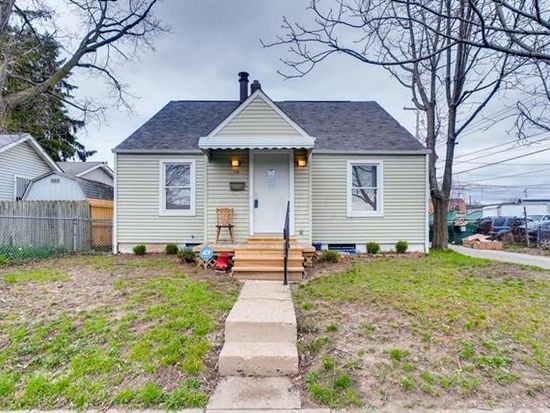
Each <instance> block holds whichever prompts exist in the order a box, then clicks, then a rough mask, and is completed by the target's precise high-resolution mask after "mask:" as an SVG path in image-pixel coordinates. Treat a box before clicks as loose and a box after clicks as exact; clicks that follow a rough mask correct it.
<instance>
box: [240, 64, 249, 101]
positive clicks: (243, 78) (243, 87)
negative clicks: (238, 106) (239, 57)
mask: <svg viewBox="0 0 550 413" xmlns="http://www.w3.org/2000/svg"><path fill="white" fill-rule="evenodd" d="M239 86H240V97H239V101H240V102H241V103H243V102H244V101H245V100H246V98H247V97H248V73H247V72H239Z"/></svg>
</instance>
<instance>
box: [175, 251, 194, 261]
mask: <svg viewBox="0 0 550 413" xmlns="http://www.w3.org/2000/svg"><path fill="white" fill-rule="evenodd" d="M179 257H180V259H181V260H182V261H183V262H186V263H190V262H195V259H196V257H195V253H194V252H193V250H192V249H191V248H182V249H181V250H180V252H179Z"/></svg>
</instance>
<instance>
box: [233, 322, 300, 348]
mask: <svg viewBox="0 0 550 413" xmlns="http://www.w3.org/2000/svg"><path fill="white" fill-rule="evenodd" d="M225 342H226V343H294V342H296V324H283V323H249V322H239V321H233V322H231V321H226V323H225Z"/></svg>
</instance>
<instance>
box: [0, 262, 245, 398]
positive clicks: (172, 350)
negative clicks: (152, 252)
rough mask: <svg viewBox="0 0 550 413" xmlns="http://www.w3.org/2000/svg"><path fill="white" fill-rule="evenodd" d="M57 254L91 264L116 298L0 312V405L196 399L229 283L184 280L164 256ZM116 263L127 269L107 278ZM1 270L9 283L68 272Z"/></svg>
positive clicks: (203, 391) (230, 297)
mask: <svg viewBox="0 0 550 413" xmlns="http://www.w3.org/2000/svg"><path fill="white" fill-rule="evenodd" d="M131 258H134V257H131ZM62 260H67V261H62ZM62 260H61V261H58V262H61V263H65V262H70V264H71V266H74V265H77V267H79V268H83V267H86V268H88V267H91V268H95V269H90V271H91V272H92V273H94V274H96V275H97V276H98V277H99V276H100V275H101V276H102V277H104V279H105V283H106V284H105V285H104V287H105V288H109V289H111V291H112V294H115V295H114V296H115V297H117V300H116V301H114V302H113V301H108V300H107V301H106V302H105V303H104V305H101V306H98V307H97V308H94V309H92V310H87V309H85V308H84V309H82V310H80V311H62V312H60V313H58V315H57V316H56V317H50V315H49V314H48V312H47V311H45V312H44V313H43V314H42V315H41V317H37V318H35V319H29V320H25V319H24V318H22V317H15V316H12V315H10V314H9V313H8V314H6V313H2V312H1V311H0V409H55V408H75V409H88V408H102V407H107V406H123V407H126V408H150V407H151V408H163V409H180V408H184V407H202V406H204V405H205V404H206V401H207V398H208V390H207V387H206V385H207V383H206V381H207V380H209V379H211V378H209V376H211V375H212V374H214V373H213V370H212V367H210V366H208V365H207V364H206V363H207V359H208V357H209V355H210V354H211V351H212V345H211V336H212V335H213V334H214V333H215V332H216V331H218V330H219V328H220V326H221V319H222V317H223V315H224V314H226V313H227V312H228V311H229V309H230V308H231V307H232V305H233V303H234V301H235V299H236V294H237V290H236V288H235V286H234V285H232V287H231V288H230V289H229V290H227V288H225V289H224V288H221V287H219V286H218V285H217V284H216V282H215V281H213V280H199V279H193V278H192V277H190V276H189V275H187V274H185V273H184V272H183V271H181V269H180V267H179V266H178V265H177V264H175V263H177V258H173V257H172V258H168V257H161V258H151V261H154V262H153V263H150V262H148V260H149V258H139V259H130V258H128V259H126V261H123V262H122V264H121V262H120V259H118V258H113V257H110V256H103V257H71V258H66V259H62ZM115 268H116V271H117V274H120V273H122V274H126V275H124V276H120V275H119V276H117V277H116V279H115V278H114V277H113V276H112V275H110V274H112V272H111V270H112V269H115ZM3 278H4V280H5V281H7V282H9V283H12V282H15V283H16V284H11V285H13V288H15V287H16V286H17V285H18V284H19V283H22V282H29V281H40V282H41V283H47V282H51V281H65V280H67V279H69V276H68V275H67V274H66V273H65V272H63V271H62V270H54V269H51V268H42V267H39V266H38V267H34V268H32V269H28V270H21V271H18V272H14V273H8V274H6V275H4V276H3ZM1 282H2V281H0V283H1ZM68 288H69V287H64V294H67V291H69V290H68ZM77 288H78V286H77ZM14 291H16V290H14ZM17 291H19V292H21V293H24V292H25V290H24V289H20V290H17ZM8 293H10V291H8ZM12 293H14V292H12ZM89 299H90V300H94V299H95V297H89Z"/></svg>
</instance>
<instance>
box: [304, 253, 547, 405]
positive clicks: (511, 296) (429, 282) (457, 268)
mask: <svg viewBox="0 0 550 413" xmlns="http://www.w3.org/2000/svg"><path fill="white" fill-rule="evenodd" d="M338 265H339V267H340V270H339V272H336V273H332V274H331V273H330V271H327V269H329V268H330V267H328V268H324V270H323V271H322V272H324V273H325V274H324V275H321V276H318V277H316V278H314V279H312V280H311V281H309V282H308V283H307V284H303V285H301V286H299V287H297V288H295V290H294V297H295V301H296V308H297V311H298V320H299V321H298V328H299V336H300V338H299V342H298V349H299V352H300V356H301V363H302V365H301V367H302V369H303V370H304V371H305V375H304V380H303V390H302V392H303V394H304V395H306V400H305V404H306V405H310V406H314V405H329V406H332V407H341V406H349V405H352V406H363V405H365V406H366V407H370V406H371V405H373V406H376V407H380V406H386V405H387V406H399V407H404V408H411V407H426V408H430V407H438V408H467V407H495V406H514V407H520V406H521V407H525V406H545V405H547V403H548V400H549V397H550V380H549V379H548V378H549V377H550V322H549V320H548V319H549V317H550V272H548V271H542V270H538V269H534V268H528V267H520V266H515V265H511V264H504V263H497V262H490V261H487V260H480V259H475V258H470V257H465V256H462V255H460V254H458V253H454V252H432V253H431V254H430V255H429V256H427V257H419V256H411V257H390V258H383V257H378V258H375V259H369V258H353V259H351V260H349V261H347V262H345V263H344V264H342V263H341V264H338ZM327 272H328V274H327Z"/></svg>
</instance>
